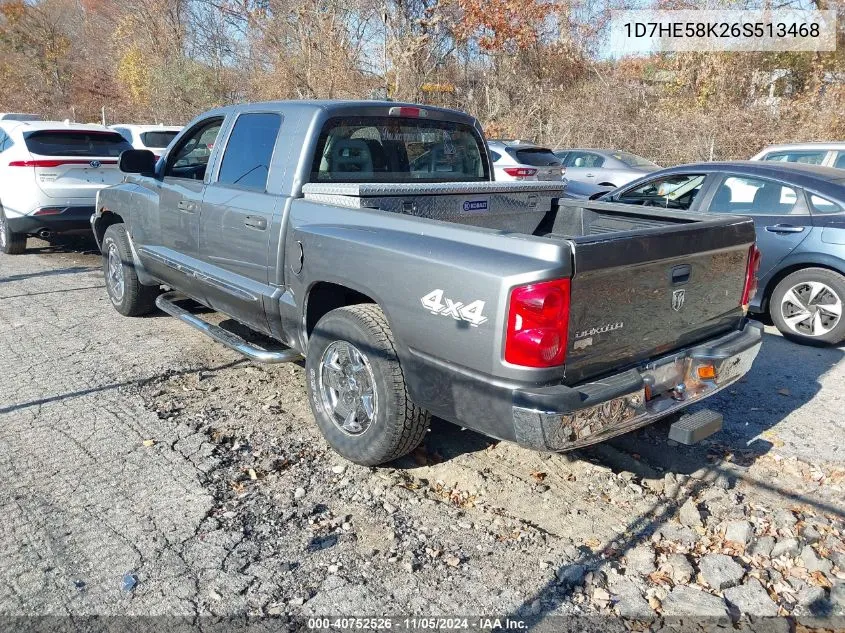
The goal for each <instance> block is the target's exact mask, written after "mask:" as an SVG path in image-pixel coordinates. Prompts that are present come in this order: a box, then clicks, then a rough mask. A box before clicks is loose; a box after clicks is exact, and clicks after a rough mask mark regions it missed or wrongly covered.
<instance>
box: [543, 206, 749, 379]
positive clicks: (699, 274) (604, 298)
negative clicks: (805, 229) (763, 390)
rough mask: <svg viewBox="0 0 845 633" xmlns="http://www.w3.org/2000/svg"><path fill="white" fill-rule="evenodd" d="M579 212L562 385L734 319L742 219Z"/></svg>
mask: <svg viewBox="0 0 845 633" xmlns="http://www.w3.org/2000/svg"><path fill="white" fill-rule="evenodd" d="M582 204H583V203H582ZM567 208H570V209H571V207H567V206H564V207H562V209H567ZM572 210H574V209H572ZM581 211H583V212H584V213H583V214H582V215H581V225H580V227H579V228H578V230H572V229H573V228H574V227H572V226H570V227H568V228H569V233H570V237H569V239H570V241H571V243H572V246H573V259H574V270H575V273H574V275H573V278H572V282H571V303H570V319H569V340H568V350H567V360H566V382H567V383H570V384H572V383H576V382H578V381H581V380H584V379H585V378H589V377H591V376H599V375H601V374H603V373H606V372H608V371H611V370H613V371H619V370H620V369H621V368H623V367H624V366H630V365H632V364H637V363H639V362H642V361H643V360H645V359H648V358H653V357H656V356H661V355H664V354H668V353H670V352H671V351H672V350H673V349H677V348H680V347H684V346H686V345H689V344H691V343H694V342H696V341H699V340H702V339H704V338H707V337H709V336H713V335H715V334H717V333H719V332H722V331H724V330H727V329H729V328H731V327H735V326H736V324H737V322H738V321H739V320H740V319H742V318H743V316H744V313H743V309H742V306H741V301H742V292H743V288H744V285H745V274H746V267H747V261H748V252H749V248H750V246H751V245H752V244H753V243H754V239H755V235H754V225H753V222H752V221H751V220H750V219H749V218H741V217H734V216H705V215H699V214H689V213H678V212H672V211H664V210H657V213H655V212H654V211H643V210H641V209H640V208H639V207H630V206H627V205H616V204H609V203H597V204H595V205H593V204H591V205H590V210H589V211H588V210H586V209H581ZM658 214H659V215H658ZM609 227H612V229H611V228H609ZM561 228H563V227H561ZM556 232H557V231H556ZM573 233H574V235H573ZM579 233H580V234H579Z"/></svg>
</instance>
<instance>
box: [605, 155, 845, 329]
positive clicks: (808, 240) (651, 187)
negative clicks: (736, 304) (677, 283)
mask: <svg viewBox="0 0 845 633" xmlns="http://www.w3.org/2000/svg"><path fill="white" fill-rule="evenodd" d="M602 199H603V200H609V201H613V202H625V203H628V204H639V205H644V206H649V207H662V208H664V209H666V211H667V212H669V213H671V212H674V211H676V210H681V211H696V212H699V213H708V214H714V215H715V214H736V215H748V216H750V217H751V218H753V219H754V225H755V227H756V229H757V246H758V248H759V249H760V253H761V255H762V259H761V262H760V272H759V277H760V292H758V293H757V295H756V296H755V297H754V300H753V301H752V302H751V304H750V310H751V311H752V312H755V313H768V314H770V315H771V318H772V321H773V322H774V324H775V325H776V326H777V328H778V329H779V330H780V331H781V332H782V333H783V334H784V335H785V336H788V337H791V338H793V339H796V340H798V341H800V342H810V341H821V342H826V343H834V344H836V343H841V342H842V341H843V340H845V319H843V318H842V303H843V300H845V172H843V171H841V170H838V169H832V168H830V167H816V166H811V165H802V164H798V163H779V162H778V163H772V162H751V161H738V162H727V163H698V164H693V165H680V166H678V167H671V168H669V169H664V170H661V171H659V172H655V173H653V174H651V175H650V176H648V177H646V178H641V179H640V180H637V181H635V182H633V183H630V184H629V185H627V186H625V187H622V188H620V189H617V190H615V191H613V192H611V193H609V194H607V195H605V196H604V197H603V198H602Z"/></svg>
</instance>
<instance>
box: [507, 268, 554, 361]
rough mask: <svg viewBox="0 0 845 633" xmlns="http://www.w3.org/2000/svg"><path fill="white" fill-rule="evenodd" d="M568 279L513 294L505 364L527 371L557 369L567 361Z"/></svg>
mask: <svg viewBox="0 0 845 633" xmlns="http://www.w3.org/2000/svg"><path fill="white" fill-rule="evenodd" d="M568 330H569V279H557V280H555V281H544V282H542V283H536V284H529V285H527V286H519V287H517V288H514V289H513V290H512V291H511V298H510V305H509V307H508V330H507V336H506V338H505V360H506V361H507V362H509V363H513V364H514V365H523V366H525V367H554V366H556V365H562V364H563V362H564V361H565V360H566V342H567V331H568Z"/></svg>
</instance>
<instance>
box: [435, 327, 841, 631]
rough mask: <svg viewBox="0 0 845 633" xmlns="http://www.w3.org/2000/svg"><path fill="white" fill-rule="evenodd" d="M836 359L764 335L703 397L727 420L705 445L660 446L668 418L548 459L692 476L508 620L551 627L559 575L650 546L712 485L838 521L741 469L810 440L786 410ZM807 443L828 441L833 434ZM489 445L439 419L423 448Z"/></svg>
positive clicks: (826, 507)
mask: <svg viewBox="0 0 845 633" xmlns="http://www.w3.org/2000/svg"><path fill="white" fill-rule="evenodd" d="M843 356H845V349H843V348H842V347H838V348H837V347H827V348H817V347H807V346H800V345H796V344H794V343H792V342H790V341H788V340H785V339H783V338H782V337H780V336H779V335H777V334H772V333H767V334H766V335H765V337H764V343H763V347H762V349H761V352H760V355H759V356H758V359H757V361H756V362H755V364H754V366H753V368H752V370H751V371H750V372H749V374H748V375H747V376H746V377H745V379H744V380H743V381H742V382H740V383H737V384H736V385H734V386H733V387H731V388H730V389H727V390H725V391H724V392H721V393H720V394H717V395H716V396H714V397H712V398H710V399H708V400H707V402H706V404H703V405H699V406H706V407H708V408H712V409H714V410H716V411H720V412H722V413H723V414H724V416H725V424H724V429H723V430H722V432H721V433H719V434H717V435H715V436H713V438H711V439H710V441H709V442H707V443H706V444H700V445H696V446H689V447H688V446H677V445H676V446H672V447H669V446H667V434H668V427H669V425H670V424H671V420H669V421H665V422H660V423H658V424H655V425H652V426H650V427H647V428H646V429H642V430H640V431H638V432H634V433H629V434H627V435H625V436H621V437H619V438H615V439H613V440H610V441H609V442H605V443H603V444H599V445H596V446H592V447H588V448H585V449H581V450H578V451H575V452H572V453H569V454H567V455H560V456H554V457H552V459H566V460H586V461H590V462H593V463H596V464H599V465H601V466H604V467H606V468H608V469H610V470H611V471H613V472H615V473H617V474H618V473H620V472H622V471H628V472H631V473H634V475H635V476H637V477H639V478H660V477H663V476H664V474H665V473H670V472H671V473H675V474H677V475H692V476H691V477H689V478H688V480H687V484H686V485H685V486H681V487H680V488H679V489H678V491H677V493H676V494H675V495H674V496H668V495H662V496H658V498H657V499H656V500H655V501H654V503H653V504H652V505H651V506H649V507H647V508H646V509H644V510H641V511H640V512H638V513H636V514H634V515H632V516H630V517H629V520H628V521H626V522H625V524H624V528H622V529H618V530H614V531H615V532H616V536H615V537H612V538H609V540H607V541H603V542H601V543H600V545H599V546H598V547H595V548H593V549H590V548H588V547H586V546H583V547H580V548H579V553H578V554H577V555H576V556H575V558H574V559H572V560H570V561H568V562H567V563H565V564H563V565H561V566H560V568H559V569H557V570H556V574H555V575H553V576H552V579H551V580H550V581H548V582H547V583H546V584H545V585H544V586H542V587H541V588H540V589H539V590H537V591H536V592H534V593H532V594H530V595H528V596H526V597H525V598H524V600H523V601H522V602H521V604H519V605H517V606H516V608H514V609H513V610H512V612H511V613H510V614H508V615H509V617H512V618H517V619H520V620H522V622H523V623H524V625H525V627H526V628H528V629H531V628H534V627H537V626H538V625H544V624H550V623H551V621H546V619H547V618H548V617H550V616H556V615H560V614H561V613H562V612H567V610H568V607H567V606H565V605H566V604H568V603H569V601H570V600H571V598H572V596H573V594H574V591H575V589H576V587H577V584H576V585H567V584H566V583H565V582H561V581H560V580H558V579H560V578H568V577H580V576H582V575H583V573H584V571H585V570H593V569H604V568H605V566H606V565H608V564H613V563H614V562H616V561H619V560H620V559H622V558H623V557H625V555H626V553H628V552H629V551H630V550H631V549H633V548H634V547H636V546H637V545H638V544H640V543H643V542H646V541H648V540H649V539H650V538H651V537H652V535H654V534H655V533H656V532H658V531H660V529H661V528H662V527H663V526H664V525H665V524H667V523H668V522H670V521H673V520H674V519H675V517H676V516H677V514H678V509H679V508H680V506H681V505H682V504H683V503H684V502H685V501H686V500H687V499H690V498H692V499H695V498H698V496H699V495H700V494H702V493H704V492H705V491H707V490H708V489H709V488H712V487H714V486H720V487H723V488H724V487H726V486H727V487H733V486H735V485H738V484H740V483H741V485H742V486H743V487H744V490H745V491H746V492H750V491H751V490H753V491H755V492H756V493H759V494H760V495H761V496H762V497H763V498H765V497H766V496H768V497H778V498H780V499H783V500H784V501H785V502H786V504H787V507H788V506H789V505H795V506H801V505H804V506H807V507H811V508H813V509H815V511H816V512H820V513H824V514H828V515H830V516H836V517H840V518H843V517H845V508H843V507H841V504H839V503H837V502H833V501H828V500H826V499H824V498H821V497H816V496H814V495H809V494H804V493H801V492H799V491H797V490H795V489H792V488H790V487H784V486H782V485H779V484H778V480H777V479H768V478H765V474H763V475H762V476H761V475H760V473H755V472H754V471H750V470H749V469H748V468H747V467H748V466H751V465H752V464H753V463H754V461H755V460H757V459H759V457H760V456H762V455H764V454H766V453H767V452H769V451H770V450H772V449H773V448H774V447H775V442H779V440H778V439H777V437H776V435H777V434H778V433H783V434H784V435H785V436H788V435H789V434H790V433H791V434H792V437H793V439H796V440H797V441H796V442H795V444H796V445H798V442H799V441H800V440H801V439H802V437H801V433H802V432H803V433H804V436H803V439H804V440H805V441H807V442H810V441H812V440H813V439H814V438H813V437H809V436H810V435H813V436H817V435H819V431H818V429H820V428H822V427H821V426H818V427H816V431H815V432H813V429H812V427H811V428H809V429H807V428H806V424H803V423H802V425H801V427H800V429H796V428H795V424H794V422H795V421H794V418H790V414H792V413H793V412H795V411H797V410H798V409H800V408H801V407H803V406H804V405H806V404H807V403H809V402H810V401H811V400H812V399H813V398H814V397H815V396H816V395H817V394H818V393H819V391H820V390H821V388H822V383H821V379H822V376H823V375H824V374H825V373H827V372H828V371H830V370H831V369H832V368H833V367H835V366H836V365H837V364H838V363H840V362H842V358H843ZM828 388H829V387H828ZM805 415H806V417H812V416H814V415H818V414H817V413H814V412H811V411H809V410H808V411H806V413H805ZM790 427H792V428H790ZM767 431H772V433H766V432H767ZM763 434H766V436H765V437H764V436H763ZM815 439H816V440H817V441H819V442H824V441H827V442H830V439H831V438H830V437H829V436H827V437H817V438H815ZM495 443H496V442H495V440H490V439H488V438H485V437H483V436H481V435H479V434H477V433H474V432H471V431H461V430H460V429H459V428H458V427H455V426H452V425H449V424H447V423H445V422H442V421H439V420H438V421H435V423H434V425H433V432H432V433H431V434H430V435H429V438H428V439H427V449H428V451H429V453H434V454H435V455H436V456H437V457H439V458H441V459H443V460H450V459H455V458H457V457H459V456H460V455H461V454H464V453H474V452H481V451H484V450H487V449H488V448H489V447H491V446H492V445H494V444H495ZM799 448H800V449H801V451H803V454H804V455H805V457H804V459H805V460H820V461H824V459H825V456H824V455H823V454H820V452H814V451H813V449H812V448H811V449H810V450H807V447H806V446H804V445H803V444H802V445H801V446H800V447H799ZM482 459H483V457H482ZM809 610H810V611H811V613H812V614H814V615H816V616H819V617H825V616H828V615H829V612H830V604H829V603H828V601H827V600H821V601H820V602H819V604H814V605H810V607H809ZM655 617H657V616H656V615H655ZM555 622H558V620H555ZM574 622H575V628H574V629H572V630H579V626H578V621H577V619H576V620H575V621H574ZM658 624H659V621H653V622H651V624H649V625H648V627H649V628H648V630H655V629H656V628H659V626H658ZM553 629H554V627H552V629H550V630H553ZM705 630H707V629H706V628H705Z"/></svg>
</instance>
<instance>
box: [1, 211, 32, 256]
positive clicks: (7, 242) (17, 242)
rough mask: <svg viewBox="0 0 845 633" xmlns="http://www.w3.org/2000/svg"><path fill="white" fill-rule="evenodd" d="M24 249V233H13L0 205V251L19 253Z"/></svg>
mask: <svg viewBox="0 0 845 633" xmlns="http://www.w3.org/2000/svg"><path fill="white" fill-rule="evenodd" d="M25 250H26V235H22V234H21V233H13V232H12V229H11V228H9V221H8V220H7V219H6V214H5V213H4V212H3V209H2V207H0V252H3V253H6V255H20V254H21V253H23V252H24V251H25Z"/></svg>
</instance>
